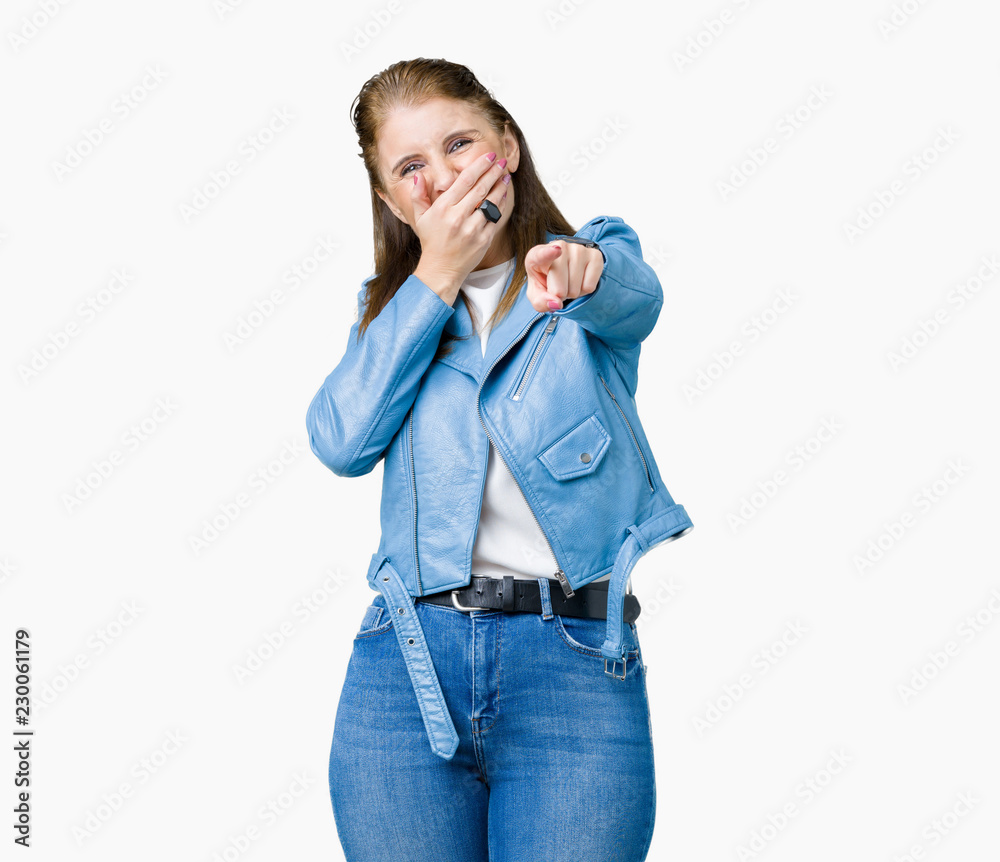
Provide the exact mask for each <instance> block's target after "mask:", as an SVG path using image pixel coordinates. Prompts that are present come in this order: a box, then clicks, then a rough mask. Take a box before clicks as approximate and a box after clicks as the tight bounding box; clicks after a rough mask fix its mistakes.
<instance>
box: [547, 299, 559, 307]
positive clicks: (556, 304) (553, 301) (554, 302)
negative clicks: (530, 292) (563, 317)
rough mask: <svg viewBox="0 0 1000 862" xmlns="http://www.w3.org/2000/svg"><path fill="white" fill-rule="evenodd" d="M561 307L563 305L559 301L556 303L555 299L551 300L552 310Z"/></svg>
mask: <svg viewBox="0 0 1000 862" xmlns="http://www.w3.org/2000/svg"><path fill="white" fill-rule="evenodd" d="M561 305H562V303H561V302H557V301H556V300H554V299H550V300H549V308H551V309H556V308H559V307H560V306H561Z"/></svg>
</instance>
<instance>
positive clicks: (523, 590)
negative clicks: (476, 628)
mask: <svg viewBox="0 0 1000 862" xmlns="http://www.w3.org/2000/svg"><path fill="white" fill-rule="evenodd" d="M545 580H547V581H548V582H549V597H550V600H551V604H552V613H554V614H559V615H560V616H566V617H585V618H588V619H595V620H606V619H607V618H608V582H607V581H600V582H598V583H591V584H587V585H586V586H584V587H580V588H579V589H578V590H575V591H574V594H573V595H572V596H568V597H567V595H566V594H565V593H564V592H563V591H562V587H561V586H560V584H559V581H557V580H556V579H555V578H546V579H545ZM413 600H414V601H415V602H430V603H431V604H434V605H446V606H448V607H454V608H458V609H459V610H460V611H471V610H477V609H480V608H482V609H484V610H494V611H508V612H520V613H533V614H540V613H541V612H542V597H541V594H540V593H539V587H538V582H537V581H528V580H522V579H520V578H514V577H512V576H511V575H505V576H504V577H502V578H490V577H485V576H482V575H473V576H472V580H471V581H470V582H469V585H468V586H467V587H461V588H459V589H456V590H445V591H444V592H441V593H429V594H428V595H426V596H414V598H413ZM639 610H640V608H639V599H637V598H636V597H635V596H634V595H633V594H632V593H626V594H625V609H624V619H625V622H626V623H633V622H635V621H636V620H637V619H638V618H639Z"/></svg>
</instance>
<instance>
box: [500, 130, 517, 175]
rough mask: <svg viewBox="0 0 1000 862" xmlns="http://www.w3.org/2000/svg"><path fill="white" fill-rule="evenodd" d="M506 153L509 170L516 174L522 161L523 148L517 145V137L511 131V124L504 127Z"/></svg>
mask: <svg viewBox="0 0 1000 862" xmlns="http://www.w3.org/2000/svg"><path fill="white" fill-rule="evenodd" d="M503 146H504V153H505V155H506V157H507V170H508V171H509V172H510V173H514V171H516V170H517V165H518V163H519V162H520V161H521V148H520V147H519V146H518V145H517V135H515V134H514V133H513V132H512V131H511V129H510V123H507V124H506V125H505V126H504V131H503Z"/></svg>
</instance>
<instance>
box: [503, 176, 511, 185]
mask: <svg viewBox="0 0 1000 862" xmlns="http://www.w3.org/2000/svg"><path fill="white" fill-rule="evenodd" d="M503 181H504V182H505V183H508V184H509V183H510V174H504V175H503Z"/></svg>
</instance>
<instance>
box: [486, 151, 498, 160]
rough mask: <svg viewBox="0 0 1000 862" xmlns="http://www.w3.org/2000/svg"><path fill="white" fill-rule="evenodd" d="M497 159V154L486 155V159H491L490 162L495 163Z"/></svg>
mask: <svg viewBox="0 0 1000 862" xmlns="http://www.w3.org/2000/svg"><path fill="white" fill-rule="evenodd" d="M496 157H497V154H496V153H487V154H486V158H488V159H489V160H490V161H491V162H492V161H493V160H494V159H495V158H496Z"/></svg>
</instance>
